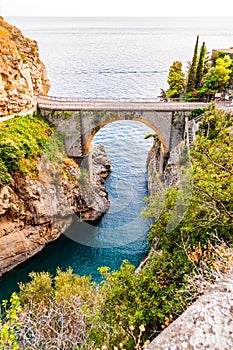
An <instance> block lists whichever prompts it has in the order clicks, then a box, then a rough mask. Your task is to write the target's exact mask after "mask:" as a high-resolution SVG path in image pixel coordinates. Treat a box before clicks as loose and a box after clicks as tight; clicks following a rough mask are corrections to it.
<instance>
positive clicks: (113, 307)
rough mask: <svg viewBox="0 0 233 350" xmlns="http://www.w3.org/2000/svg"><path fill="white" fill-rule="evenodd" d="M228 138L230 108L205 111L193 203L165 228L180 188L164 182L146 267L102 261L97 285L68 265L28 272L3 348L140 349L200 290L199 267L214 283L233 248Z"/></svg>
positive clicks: (232, 128) (231, 133)
mask: <svg viewBox="0 0 233 350" xmlns="http://www.w3.org/2000/svg"><path fill="white" fill-rule="evenodd" d="M232 138H233V117H232V115H231V114H229V113H224V112H223V111H219V110H214V109H212V108H210V109H209V110H208V111H206V112H205V117H204V121H203V123H202V124H201V127H200V131H199V135H198V137H197V139H196V141H195V144H194V147H193V150H192V153H191V160H192V164H193V169H194V175H193V193H192V196H191V198H190V206H189V208H188V210H187V211H186V213H185V215H184V218H183V220H182V222H180V224H179V225H178V226H177V227H176V228H174V229H173V230H171V231H169V230H167V231H166V229H165V228H166V227H167V223H168V222H169V220H170V219H171V216H172V215H173V211H174V210H173V209H174V207H175V202H176V197H177V195H178V191H179V188H178V186H173V187H172V188H170V189H167V194H166V201H165V203H164V208H163V210H162V211H161V214H160V216H159V218H158V220H157V221H156V222H155V223H154V224H153V226H152V228H151V232H150V236H149V240H150V244H151V253H150V256H149V260H148V261H147V263H146V265H145V267H144V268H143V269H142V270H141V271H139V273H135V267H134V266H132V265H131V264H130V263H129V262H127V261H125V262H123V264H122V266H121V269H120V271H113V272H111V271H109V269H108V268H107V267H103V268H101V269H100V271H101V273H102V274H103V276H104V281H103V282H102V284H101V285H100V286H99V288H96V286H95V284H93V283H91V281H90V279H89V278H88V277H79V276H76V275H74V274H73V273H72V271H71V270H69V271H67V272H62V271H60V270H58V272H57V276H56V277H54V278H53V277H51V276H50V275H49V274H48V273H39V274H36V273H32V274H31V278H32V280H31V282H30V283H28V284H26V285H21V286H20V293H19V294H18V295H16V294H14V295H13V296H12V299H11V302H10V304H8V305H5V310H6V313H5V317H3V323H2V324H1V326H0V327H1V328H0V329H1V331H0V349H34V348H38V349H39V348H46V349H50V348H54V349H86V350H87V349H97V348H98V347H102V349H133V348H134V349H138V350H139V349H143V348H144V347H145V345H146V344H147V343H148V341H149V340H151V339H152V338H154V337H155V336H156V335H157V334H158V333H159V332H161V330H163V329H164V328H165V327H166V326H168V325H169V324H170V323H171V322H172V321H173V320H174V319H175V318H177V316H178V315H180V314H181V313H182V312H183V311H184V309H185V308H187V306H188V305H189V304H190V303H192V302H193V300H194V299H195V297H196V296H197V295H198V294H200V293H201V292H202V291H203V290H202V288H200V287H199V285H197V282H196V281H197V278H196V277H197V275H198V274H199V273H200V275H202V276H203V275H204V276H207V279H208V283H213V282H214V280H215V278H214V274H213V273H211V271H217V273H218V274H221V273H224V272H226V271H227V270H228V269H229V267H231V268H232V265H231V264H228V260H231V259H230V258H229V256H230V257H232V251H230V249H229V248H227V247H226V246H225V243H224V244H223V243H222V242H223V241H226V242H227V243H228V244H230V245H231V244H232V231H233V230H232V221H233V220H232V209H233V208H232V200H231V194H232V184H233V181H232V180H233V164H232V150H231V145H232ZM156 200H157V197H156V196H153V197H152V198H150V201H149V202H150V203H149V206H148V209H147V210H146V215H148V216H153V215H154V213H153V210H154V204H155V203H156ZM229 252H230V253H229ZM205 278H206V277H205ZM190 281H191V282H190Z"/></svg>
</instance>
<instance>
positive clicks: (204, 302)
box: [146, 272, 233, 350]
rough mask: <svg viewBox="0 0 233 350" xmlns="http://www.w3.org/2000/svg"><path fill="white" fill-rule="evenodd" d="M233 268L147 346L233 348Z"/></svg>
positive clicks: (183, 349)
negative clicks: (232, 270)
mask: <svg viewBox="0 0 233 350" xmlns="http://www.w3.org/2000/svg"><path fill="white" fill-rule="evenodd" d="M232 280H233V272H230V273H229V274H228V275H226V276H224V277H223V278H222V279H221V280H219V281H218V282H217V283H216V284H215V285H214V286H213V287H212V288H210V290H209V291H208V292H207V293H206V294H204V295H203V296H202V297H201V298H200V299H199V300H197V301H196V302H195V303H194V304H192V305H191V306H190V307H189V308H188V309H187V310H186V311H185V312H184V313H183V314H182V315H181V316H180V317H179V318H177V319H176V320H175V321H174V322H173V323H172V324H170V325H169V326H168V327H167V328H166V329H165V330H164V331H163V332H162V333H161V334H159V335H158V336H157V337H156V338H155V339H154V340H153V341H152V342H151V344H150V345H149V346H148V347H147V348H146V349H147V350H161V349H163V350H198V349H201V350H204V349H211V350H228V349H233V334H232V327H233V318H232V314H233V283H232Z"/></svg>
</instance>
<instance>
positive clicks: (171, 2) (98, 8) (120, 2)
mask: <svg viewBox="0 0 233 350" xmlns="http://www.w3.org/2000/svg"><path fill="white" fill-rule="evenodd" d="M0 8H1V15H3V16H23V15H24V16H204V15H207V16H233V0H223V1H222V2H220V1H215V0H194V1H191V0H114V1H113V0H55V1H51V0H39V1H38V0H0Z"/></svg>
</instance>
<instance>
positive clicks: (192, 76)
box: [186, 35, 199, 93]
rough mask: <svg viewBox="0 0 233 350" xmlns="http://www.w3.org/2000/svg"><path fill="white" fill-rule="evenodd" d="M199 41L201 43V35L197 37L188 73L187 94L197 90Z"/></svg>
mask: <svg viewBox="0 0 233 350" xmlns="http://www.w3.org/2000/svg"><path fill="white" fill-rule="evenodd" d="M198 41H199V35H198V36H197V39H196V44H195V47H194V53H193V58H192V63H191V65H190V68H189V72H188V79H187V85H186V92H187V93H189V92H192V91H193V90H194V89H195V85H196V74H197V61H198Z"/></svg>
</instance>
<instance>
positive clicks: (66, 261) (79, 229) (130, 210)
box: [0, 121, 152, 299]
mask: <svg viewBox="0 0 233 350" xmlns="http://www.w3.org/2000/svg"><path fill="white" fill-rule="evenodd" d="M150 132H151V129H150V128H149V127H147V126H145V125H144V124H141V123H139V122H134V121H118V122H113V123H111V124H109V125H107V126H105V127H104V128H102V129H101V130H100V131H99V132H98V133H97V134H96V135H95V137H94V140H93V142H94V143H95V144H103V145H104V146H105V148H106V151H107V154H108V157H109V159H110V161H111V163H112V170H111V173H110V175H109V177H108V179H107V180H106V183H105V187H106V189H107V191H108V193H109V198H110V201H111V207H110V209H109V211H108V212H107V213H106V214H105V215H104V217H103V218H102V219H101V220H99V221H98V223H95V224H85V223H84V224H83V223H77V222H74V223H73V224H72V225H71V227H70V228H69V229H68V230H67V231H66V232H65V233H64V234H63V235H62V236H61V237H60V238H59V239H58V240H57V241H55V242H53V243H51V244H49V245H47V246H46V247H45V249H44V250H43V251H42V252H41V253H39V254H38V255H37V256H35V257H34V258H32V259H30V260H29V261H28V262H26V263H24V264H23V265H21V266H20V267H18V268H16V269H14V270H13V271H11V272H10V273H8V274H7V275H6V276H5V277H3V278H2V279H1V280H0V298H1V299H4V298H8V297H9V296H10V294H11V293H12V292H13V291H15V290H17V283H18V282H20V281H27V280H28V274H29V273H30V271H50V272H51V273H52V274H53V273H55V271H56V269H57V268H58V267H60V268H61V269H63V270H65V269H66V268H68V267H72V269H73V271H74V273H77V274H80V275H91V276H92V278H93V280H94V281H97V282H100V280H101V276H100V274H99V272H98V270H97V269H98V267H100V266H109V267H110V268H111V269H119V267H120V265H121V263H122V261H123V260H124V259H127V260H129V261H130V262H131V263H132V264H134V265H135V266H137V265H138V264H139V263H140V261H141V260H142V259H143V258H144V257H145V255H146V254H147V251H148V246H147V232H148V230H149V228H150V222H149V221H145V220H143V219H142V218H141V215H140V213H141V210H142V207H143V205H144V203H143V201H142V199H143V198H144V197H145V196H147V168H146V161H147V155H148V151H149V149H150V148H151V146H152V140H151V139H147V140H144V136H145V134H146V133H150ZM84 231H85V233H86V232H87V231H88V233H89V240H88V243H85V242H83V241H82V240H81V239H79V238H77V239H75V241H74V240H73V239H70V238H69V237H72V238H73V237H74V236H75V237H79V236H77V234H79V233H81V236H82V233H83V232H84ZM84 243H85V244H84Z"/></svg>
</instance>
